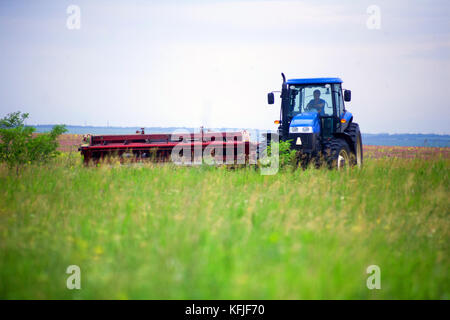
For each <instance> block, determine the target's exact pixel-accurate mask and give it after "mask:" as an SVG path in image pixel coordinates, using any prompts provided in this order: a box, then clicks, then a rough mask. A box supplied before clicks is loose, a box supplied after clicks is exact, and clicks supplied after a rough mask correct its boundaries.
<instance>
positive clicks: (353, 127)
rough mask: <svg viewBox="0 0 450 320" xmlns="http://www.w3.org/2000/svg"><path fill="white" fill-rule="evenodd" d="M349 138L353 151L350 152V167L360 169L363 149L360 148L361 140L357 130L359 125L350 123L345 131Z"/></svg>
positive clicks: (359, 132)
mask: <svg viewBox="0 0 450 320" xmlns="http://www.w3.org/2000/svg"><path fill="white" fill-rule="evenodd" d="M345 131H346V132H347V133H348V134H349V135H350V137H351V139H352V142H353V146H354V151H352V155H351V157H352V166H355V165H356V166H358V168H361V167H362V165H363V148H362V139H361V131H360V130H359V125H358V124H357V123H354V122H352V123H350V124H349V125H348V128H347V129H346V130H345Z"/></svg>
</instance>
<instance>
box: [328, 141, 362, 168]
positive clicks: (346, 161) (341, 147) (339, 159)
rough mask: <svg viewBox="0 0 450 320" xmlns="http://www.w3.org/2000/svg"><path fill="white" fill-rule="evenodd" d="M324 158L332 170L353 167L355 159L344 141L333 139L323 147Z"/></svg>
mask: <svg viewBox="0 0 450 320" xmlns="http://www.w3.org/2000/svg"><path fill="white" fill-rule="evenodd" d="M323 157H324V160H325V162H326V164H327V166H328V168H330V169H338V170H341V169H344V168H348V167H349V166H351V165H352V164H353V163H352V162H353V161H354V160H353V157H352V154H351V152H350V148H349V146H348V144H347V142H346V141H345V140H344V139H331V140H329V141H327V142H326V143H325V144H324V146H323Z"/></svg>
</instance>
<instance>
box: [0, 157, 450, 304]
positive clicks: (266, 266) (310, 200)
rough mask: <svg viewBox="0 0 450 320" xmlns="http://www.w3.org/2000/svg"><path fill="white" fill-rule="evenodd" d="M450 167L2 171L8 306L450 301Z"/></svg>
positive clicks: (412, 162)
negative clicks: (375, 271) (43, 302)
mask: <svg viewBox="0 0 450 320" xmlns="http://www.w3.org/2000/svg"><path fill="white" fill-rule="evenodd" d="M449 164H450V160H449V159H448V158H446V157H442V156H436V157H431V158H428V159H401V158H387V157H386V158H379V159H375V158H370V159H367V161H366V163H365V167H364V168H363V169H362V170H349V171H345V172H336V171H329V170H325V169H324V170H322V169H321V170H316V169H308V170H305V171H302V170H297V171H295V172H292V171H291V170H285V171H280V172H279V173H278V174H276V175H273V176H262V175H260V174H259V173H258V171H255V170H254V169H251V168H244V169H237V170H230V169H226V168H216V167H194V168H189V167H175V166H171V165H134V166H127V165H122V166H117V167H116V166H113V167H110V166H101V167H98V168H96V167H90V168H85V167H83V166H82V165H81V160H80V159H78V158H71V157H68V156H67V155H65V156H63V157H61V158H60V159H58V161H56V162H55V163H52V164H49V165H44V166H29V167H26V168H24V170H23V171H22V173H21V174H20V176H19V177H17V176H16V175H15V174H12V173H10V172H9V171H8V170H7V169H6V168H4V167H2V168H0V185H1V190H0V204H1V206H0V298H1V299H16V298H24V299H56V298H62V299H94V298H98V299H382V298H387V299H407V298H411V299H420V298H424V299H430V298H434V299H449V298H450V277H449V267H450V259H449V257H450V254H449V253H450V252H449V243H450V242H449V240H450V220H449V213H450V200H449V195H450V194H449V190H450V189H449V176H448V175H449ZM69 265H78V266H79V267H80V268H81V290H68V289H67V288H66V279H67V277H68V276H69V275H68V274H66V273H65V272H66V268H67V267H68V266H69ZM369 265H378V266H379V267H380V269H381V289H380V290H369V289H368V288H367V287H366V279H367V277H368V276H369V275H368V274H367V273H366V268H367V267H368V266H369Z"/></svg>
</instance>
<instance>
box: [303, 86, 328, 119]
mask: <svg viewBox="0 0 450 320" xmlns="http://www.w3.org/2000/svg"><path fill="white" fill-rule="evenodd" d="M313 94H314V99H312V100H311V101H310V102H309V103H308V104H307V105H306V109H307V110H310V111H313V110H315V111H317V112H318V113H319V114H320V115H321V116H324V115H325V113H324V110H323V109H324V107H325V100H323V99H320V90H319V89H316V90H314V93H313Z"/></svg>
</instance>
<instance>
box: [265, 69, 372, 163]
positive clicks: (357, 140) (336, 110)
mask: <svg viewBox="0 0 450 320" xmlns="http://www.w3.org/2000/svg"><path fill="white" fill-rule="evenodd" d="M281 75H282V77H283V85H282V88H281V111H280V121H276V123H277V122H278V123H279V127H278V135H279V139H280V140H284V141H290V142H291V146H292V148H293V149H295V150H297V155H298V157H297V159H298V162H299V164H300V162H301V165H302V166H306V165H308V164H309V163H310V162H311V161H314V162H315V164H316V166H320V165H321V164H323V163H325V164H326V165H327V166H328V167H330V168H338V169H340V168H342V167H345V166H358V167H361V166H362V163H363V150H362V141H361V132H360V130H359V126H358V124H357V123H355V122H353V115H352V114H351V113H350V112H349V111H347V110H346V109H345V105H344V102H349V101H350V100H351V91H350V90H343V89H342V80H341V79H340V78H313V79H290V80H287V81H286V77H285V76H284V74H281ZM274 101H275V96H274V92H270V93H269V94H268V103H269V104H274ZM267 140H268V142H269V141H270V140H271V136H270V134H269V135H267Z"/></svg>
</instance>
